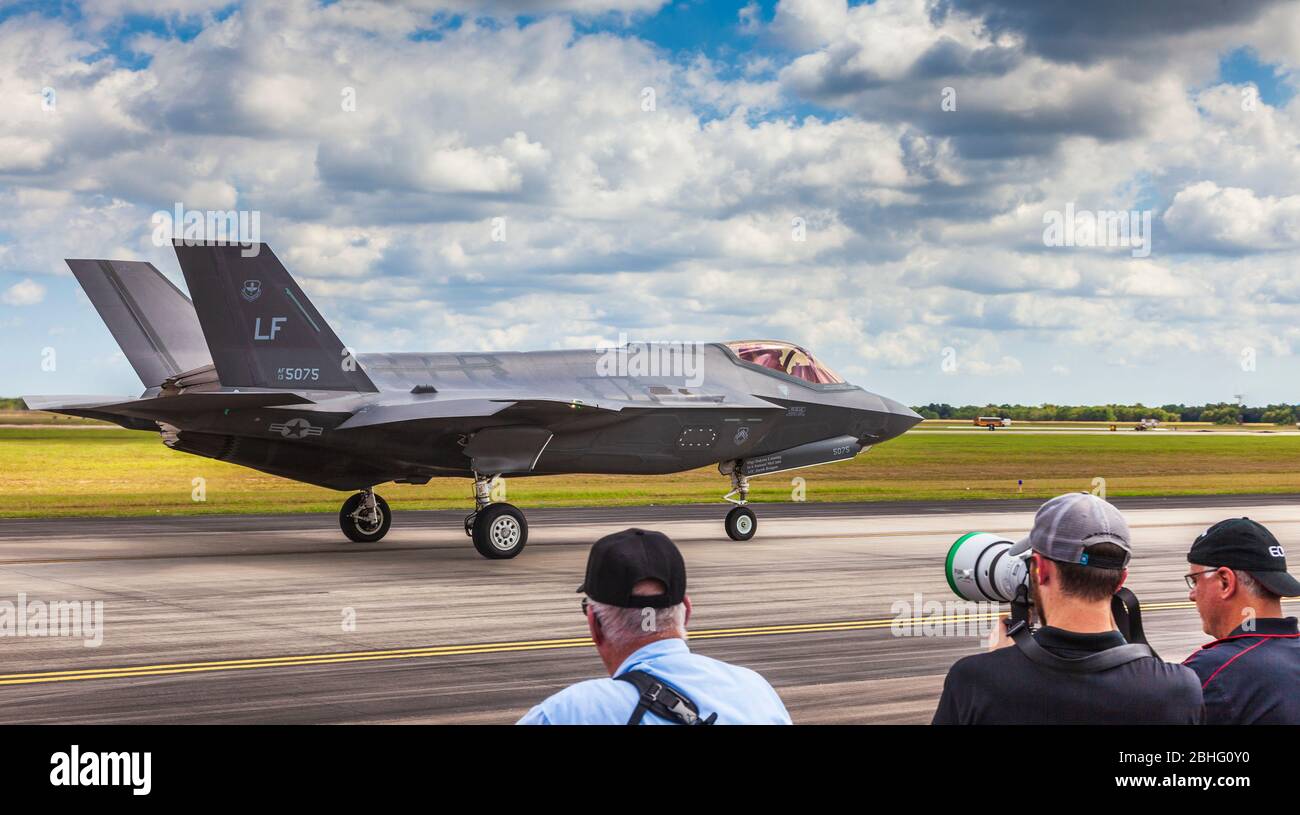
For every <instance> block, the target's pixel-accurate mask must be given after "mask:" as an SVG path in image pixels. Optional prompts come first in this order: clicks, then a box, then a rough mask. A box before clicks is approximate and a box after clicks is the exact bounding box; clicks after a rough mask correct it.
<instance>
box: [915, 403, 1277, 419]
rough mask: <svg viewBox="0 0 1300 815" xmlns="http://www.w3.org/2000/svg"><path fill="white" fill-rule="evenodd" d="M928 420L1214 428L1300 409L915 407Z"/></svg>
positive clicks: (1234, 406)
mask: <svg viewBox="0 0 1300 815" xmlns="http://www.w3.org/2000/svg"><path fill="white" fill-rule="evenodd" d="M912 410H915V411H916V412H917V413H919V414H921V415H922V416H923V417H925V418H927V419H974V418H975V417H976V416H1001V417H1003V418H1007V419H1011V420H1012V421H1021V422H1140V421H1142V420H1143V419H1155V420H1157V421H1160V422H1212V423H1214V424H1245V423H1250V424H1256V423H1262V424H1294V423H1295V421H1296V416H1297V414H1300V405H1286V404H1279V405H1264V406H1262V407H1251V406H1249V405H1238V404H1235V403H1233V402H1215V403H1213V404H1208V405H1161V406H1159V407H1150V406H1147V405H1143V404H1141V403H1139V404H1135V405H1036V406H1035V405H961V406H959V407H954V406H953V405H949V404H938V403H931V404H928V405H922V406H919V407H913V408H912Z"/></svg>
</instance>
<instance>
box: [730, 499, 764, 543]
mask: <svg viewBox="0 0 1300 815" xmlns="http://www.w3.org/2000/svg"><path fill="white" fill-rule="evenodd" d="M757 530H758V518H755V517H754V511H753V510H752V509H750V508H749V507H736V508H735V509H733V510H731V511H730V512H728V513H727V537H729V538H731V539H732V540H733V541H747V540H749V539H750V538H752V537H754V532H756V531H757Z"/></svg>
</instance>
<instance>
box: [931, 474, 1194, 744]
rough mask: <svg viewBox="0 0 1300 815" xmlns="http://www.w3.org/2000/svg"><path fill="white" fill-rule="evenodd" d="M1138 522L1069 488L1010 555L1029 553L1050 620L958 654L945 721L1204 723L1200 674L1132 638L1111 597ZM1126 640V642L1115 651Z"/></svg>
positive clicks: (1044, 616) (1041, 613)
mask: <svg viewBox="0 0 1300 815" xmlns="http://www.w3.org/2000/svg"><path fill="white" fill-rule="evenodd" d="M1131 554H1132V546H1131V543H1130V538H1129V530H1128V524H1127V522H1125V520H1124V516H1123V515H1121V514H1120V513H1119V510H1117V509H1115V507H1113V506H1111V505H1110V504H1108V503H1106V502H1105V501H1103V500H1101V499H1100V498H1098V497H1097V496H1095V495H1089V494H1086V493H1071V494H1067V495H1059V496H1057V497H1056V498H1053V499H1052V500H1050V501H1048V502H1047V503H1045V504H1043V505H1042V506H1041V507H1039V509H1038V513H1037V514H1036V515H1035V516H1034V526H1033V529H1032V530H1031V531H1030V533H1029V535H1028V537H1026V538H1025V539H1024V540H1022V541H1020V542H1019V543H1018V544H1016V545H1015V546H1014V547H1012V548H1011V549H1010V550H1008V551H1007V554H1006V556H1017V557H1022V558H1025V559H1026V565H1027V568H1028V582H1029V594H1030V597H1031V598H1032V601H1033V606H1034V609H1035V612H1036V614H1037V616H1038V619H1039V621H1040V622H1041V623H1042V625H1041V627H1040V628H1039V629H1038V630H1037V631H1035V632H1033V634H1032V635H1030V634H1029V633H1028V630H1027V629H1019V626H1017V629H1019V630H1014V631H1013V634H1014V637H1015V642H1014V644H1013V643H1012V641H1011V638H1010V637H1009V636H1008V631H1007V629H1006V622H1007V621H1006V620H1005V619H1003V620H1001V621H999V622H998V623H997V624H996V628H995V637H994V638H993V642H992V643H991V645H990V650H989V651H988V652H987V653H983V654H976V655H974V656H968V657H965V658H963V659H960V660H958V661H957V662H956V663H955V664H954V665H953V666H952V668H951V670H949V672H948V676H947V678H946V679H945V680H944V685H943V695H942V697H941V698H940V700H939V707H938V709H937V710H936V711H935V714H934V723H935V724H1084V723H1087V724H1143V723H1149V724H1196V723H1199V722H1200V721H1201V720H1202V718H1203V715H1204V714H1203V710H1202V705H1201V689H1200V682H1199V681H1198V680H1197V679H1196V674H1194V673H1192V672H1191V670H1189V669H1187V668H1184V667H1182V666H1181V665H1171V664H1169V663H1167V662H1164V661H1162V660H1161V659H1159V658H1158V657H1156V656H1154V654H1152V653H1151V652H1150V651H1149V650H1146V649H1142V648H1136V649H1135V648H1133V647H1126V646H1128V643H1126V642H1125V640H1124V636H1123V635H1122V634H1121V633H1120V632H1119V631H1118V630H1116V628H1115V623H1114V619H1113V617H1112V616H1111V597H1112V596H1113V595H1114V594H1115V592H1117V591H1119V589H1120V587H1121V586H1122V585H1123V584H1124V580H1125V578H1126V577H1127V576H1128V568H1127V567H1128V563H1129V558H1130V556H1131ZM1117 648H1122V649H1125V650H1122V651H1114V650H1113V649H1117Z"/></svg>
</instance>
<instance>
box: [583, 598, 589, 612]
mask: <svg viewBox="0 0 1300 815" xmlns="http://www.w3.org/2000/svg"><path fill="white" fill-rule="evenodd" d="M589 605H590V604H589V603H588V602H587V598H586V597H584V598H582V616H584V617H586V616H587V608H588V606H589Z"/></svg>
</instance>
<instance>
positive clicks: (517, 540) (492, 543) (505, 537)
mask: <svg viewBox="0 0 1300 815" xmlns="http://www.w3.org/2000/svg"><path fill="white" fill-rule="evenodd" d="M526 543H528V521H526V520H524V513H522V512H520V511H519V510H518V509H516V508H515V507H513V506H511V505H510V504H488V505H487V506H486V507H484V508H483V509H480V510H479V511H478V512H476V513H475V514H474V548H475V549H477V550H478V553H479V554H480V555H482V556H483V557H485V558H489V559H491V560H504V559H506V558H512V557H514V556H515V555H517V554H519V553H520V552H522V551H523V550H524V545H525V544H526Z"/></svg>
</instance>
